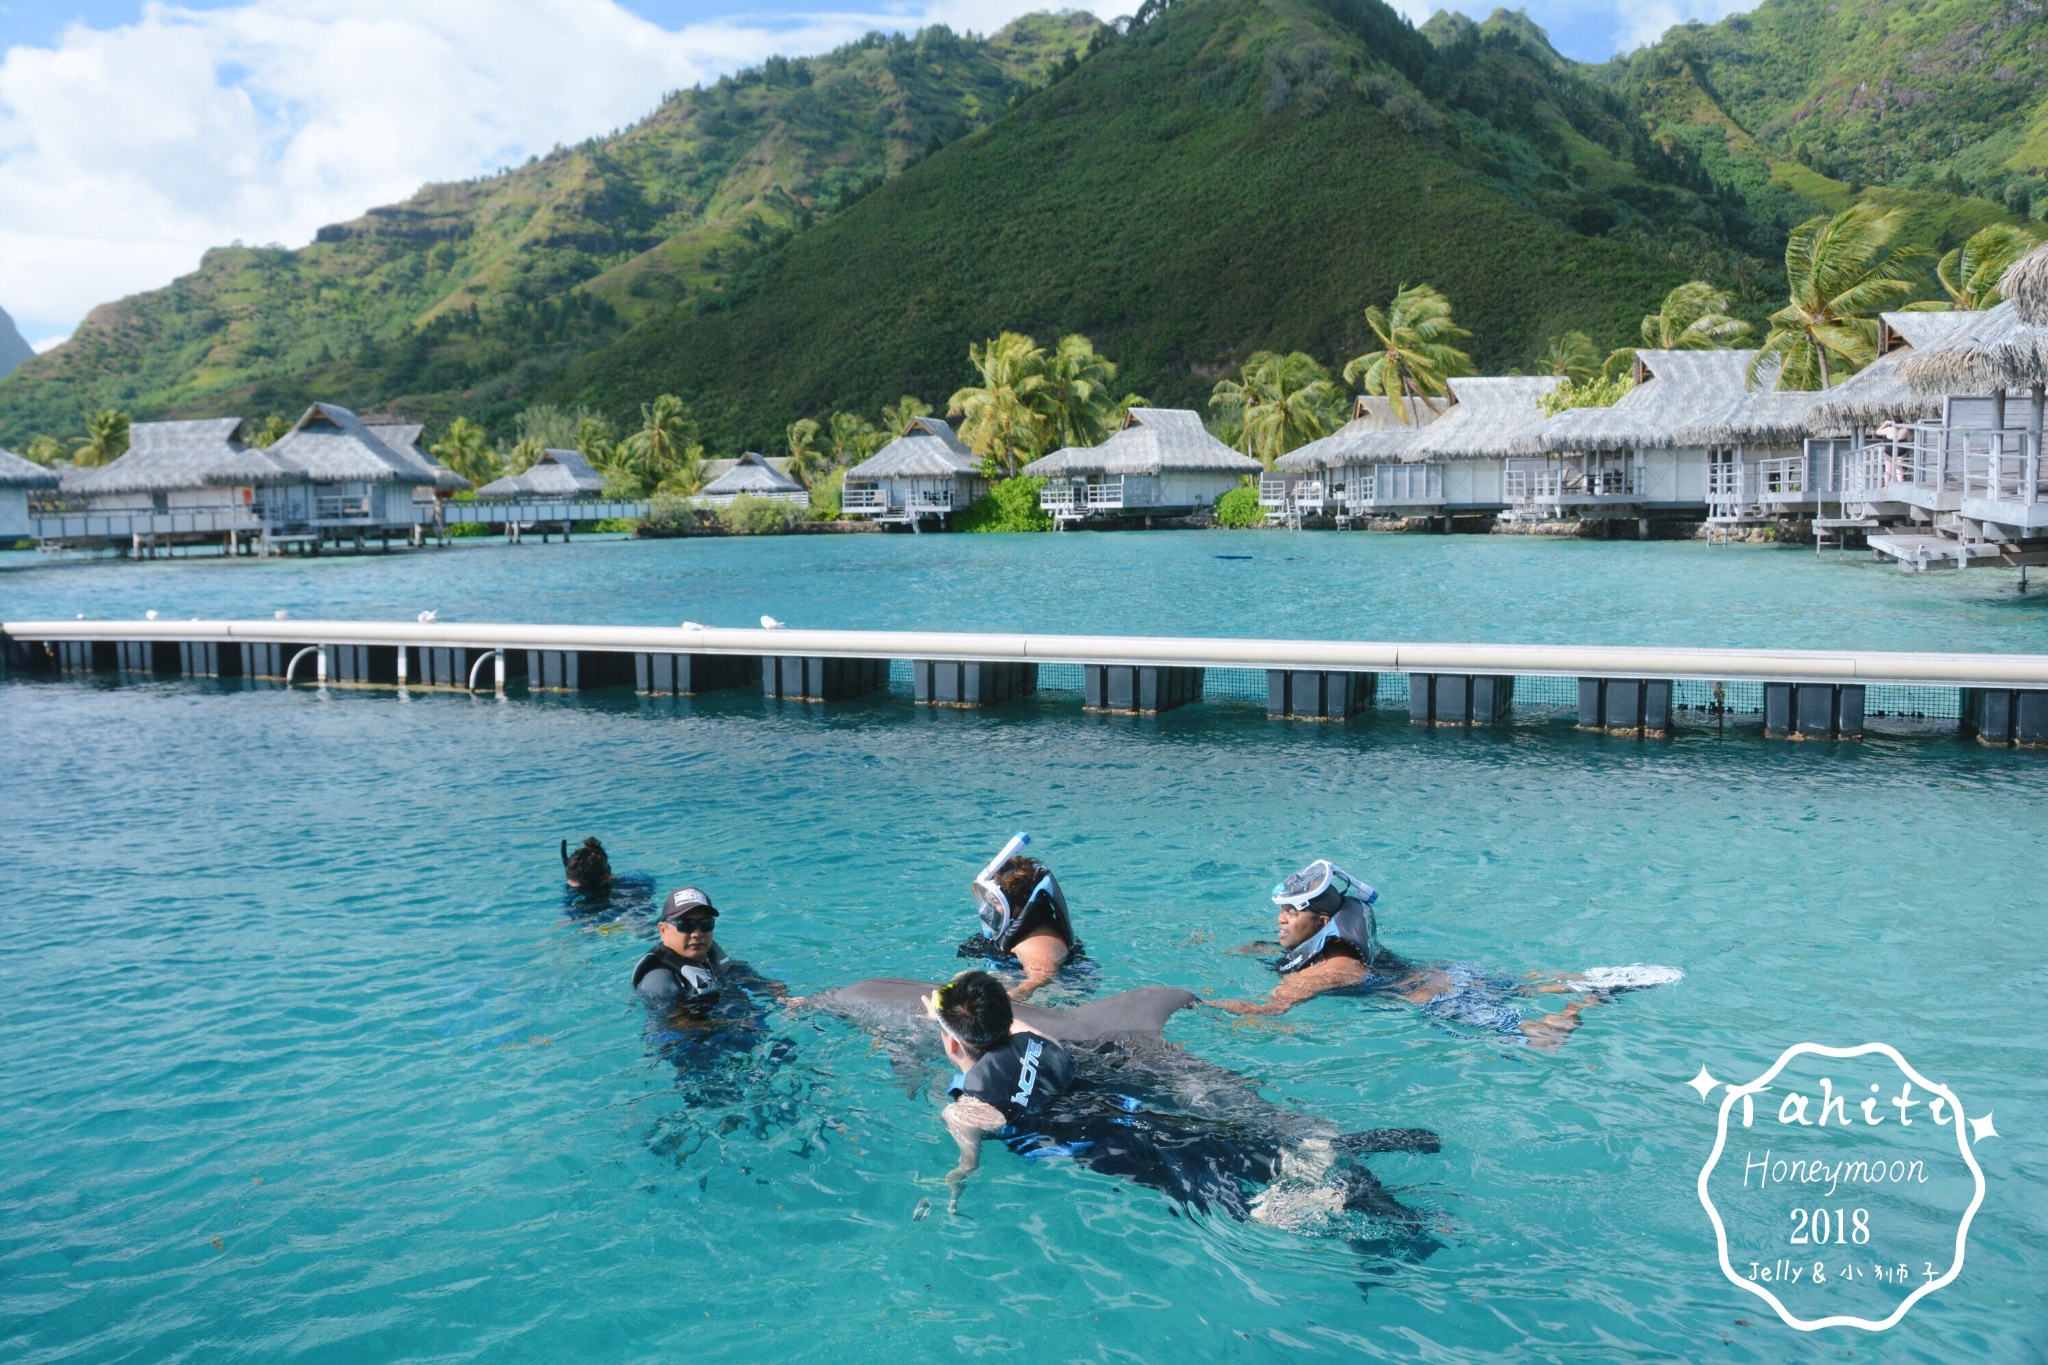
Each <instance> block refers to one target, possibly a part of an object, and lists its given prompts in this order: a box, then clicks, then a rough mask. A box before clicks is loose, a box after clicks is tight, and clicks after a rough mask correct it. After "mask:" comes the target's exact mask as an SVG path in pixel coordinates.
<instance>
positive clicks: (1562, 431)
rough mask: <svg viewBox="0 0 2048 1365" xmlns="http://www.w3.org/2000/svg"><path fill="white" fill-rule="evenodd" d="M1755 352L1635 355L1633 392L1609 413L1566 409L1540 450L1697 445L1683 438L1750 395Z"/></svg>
mask: <svg viewBox="0 0 2048 1365" xmlns="http://www.w3.org/2000/svg"><path fill="white" fill-rule="evenodd" d="M1754 359H1756V352H1755V351H1650V350H1644V351H1637V352H1636V366H1637V368H1636V386H1635V387H1634V388H1632V389H1630V390H1629V391H1628V392H1627V393H1625V394H1623V395H1622V396H1621V398H1620V400H1619V401H1617V402H1616V403H1615V404H1614V406H1613V407H1611V408H1567V409H1565V410H1564V411H1563V412H1560V413H1559V414H1558V415H1557V416H1556V417H1553V418H1552V419H1551V420H1550V425H1549V426H1547V427H1545V428H1544V430H1543V449H1545V450H1549V451H1572V452H1577V453H1587V454H1591V453H1598V452H1602V451H1616V450H1666V449H1669V448H1671V447H1673V446H1681V445H1696V444H1699V443H1698V442H1696V441H1690V440H1687V439H1684V436H1683V433H1687V432H1689V431H1691V430H1692V429H1693V428H1696V427H1699V426H1702V425H1703V424H1706V423H1708V422H1710V421H1711V420H1712V419H1713V418H1715V417H1717V416H1719V415H1720V414H1722V413H1724V412H1727V411H1728V410H1729V409H1730V408H1731V407H1732V406H1733V405H1734V404H1735V403H1736V402H1737V401H1738V400H1740V399H1742V398H1743V397H1745V396H1747V395H1748V393H1749V392H1750V390H1749V363H1750V362H1751V361H1752V360H1754Z"/></svg>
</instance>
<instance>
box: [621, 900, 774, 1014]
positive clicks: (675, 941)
mask: <svg viewBox="0 0 2048 1365" xmlns="http://www.w3.org/2000/svg"><path fill="white" fill-rule="evenodd" d="M717 920H718V911H717V909H716V908H715V907H714V906H713V905H712V904H711V898H710V897H709V896H707V895H705V894H704V893H703V892H702V891H700V890H698V889H697V888H696V887H694V886H685V887H682V888H680V889H678V890H676V891H672V892H670V893H669V897H668V899H667V900H666V901H665V902H663V904H662V908H661V918H660V919H659V920H658V921H657V922H656V931H657V932H658V933H659V934H660V935H661V942H660V943H659V944H658V945H657V946H656V947H655V948H654V950H653V951H652V952H650V953H648V954H647V956H645V957H643V958H641V959H640V962H639V965H637V966H635V967H634V968H633V993H634V994H635V995H637V996H639V997H640V998H641V999H642V1000H644V1001H646V1002H647V1005H648V1007H649V1008H650V1009H651V1010H654V1011H656V1012H657V1013H659V1014H661V1015H663V1016H665V1017H666V1018H668V1019H670V1020H674V1021H685V1020H706V1019H710V1018H713V1017H715V1016H717V1017H722V1016H725V1015H728V1014H730V1013H731V1012H732V1010H731V1008H730V1007H733V1006H737V1007H738V1008H739V1009H740V1010H741V1011H742V1012H744V1011H745V1008H746V1004H747V997H748V996H749V995H750V994H755V993H766V994H768V995H772V996H775V997H778V998H780V997H782V996H784V995H786V994H788V992H787V991H786V990H785V989H784V987H783V985H782V983H781V982H779V981H770V980H769V979H767V978H766V977H763V976H761V975H759V974H758V973H756V972H755V971H754V969H753V968H751V967H749V966H748V965H747V964H746V963H744V962H740V961H737V960H735V959H733V958H730V957H728V956H726V953H725V950H724V949H723V948H720V947H719V946H718V943H717V941H716V939H715V937H714V934H713V929H714V927H715V925H716V923H717Z"/></svg>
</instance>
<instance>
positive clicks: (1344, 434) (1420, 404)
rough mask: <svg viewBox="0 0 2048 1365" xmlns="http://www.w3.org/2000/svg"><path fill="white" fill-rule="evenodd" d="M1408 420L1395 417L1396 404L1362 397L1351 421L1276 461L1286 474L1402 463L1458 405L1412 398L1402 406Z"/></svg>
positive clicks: (1368, 396)
mask: <svg viewBox="0 0 2048 1365" xmlns="http://www.w3.org/2000/svg"><path fill="white" fill-rule="evenodd" d="M1401 406H1402V408H1403V410H1404V411H1405V413H1406V420H1405V421H1404V420H1403V419H1402V418H1400V417H1396V416H1395V415H1394V405H1393V404H1392V403H1391V402H1389V401H1388V400H1387V399H1385V398H1382V397H1380V396H1379V395H1378V394H1364V393H1362V394H1360V395H1359V396H1358V402H1357V403H1356V404H1355V405H1354V406H1353V407H1352V414H1353V415H1352V418H1351V420H1350V421H1348V422H1346V423H1345V424H1344V425H1343V426H1341V427H1339V428H1337V429H1336V430H1335V431H1333V432H1331V433H1330V434H1329V435H1328V436H1325V437H1323V438H1322V439H1321V440H1318V441H1310V442H1309V443H1308V444H1307V445H1304V446H1301V447H1299V448H1297V449H1294V450H1290V451H1288V452H1287V453H1286V454H1285V455H1282V456H1281V457H1280V458H1279V459H1277V460H1275V461H1273V467H1274V468H1275V469H1277V470H1280V471H1281V472H1282V473H1286V474H1307V473H1312V472H1314V471H1316V470H1319V469H1338V468H1342V467H1343V466H1345V465H1365V464H1382V463H1391V462H1396V461H1399V460H1401V459H1402V458H1403V457H1404V456H1405V455H1406V453H1407V451H1408V448H1409V447H1410V446H1412V445H1413V444H1414V443H1415V438H1416V437H1417V436H1419V435H1421V434H1422V429H1423V428H1424V427H1426V426H1428V425H1429V424H1430V423H1432V422H1434V421H1436V420H1437V418H1439V417H1441V416H1443V414H1444V413H1445V412H1446V411H1448V410H1449V409H1450V408H1451V407H1453V406H1455V404H1454V403H1453V402H1452V400H1449V399H1442V398H1439V399H1433V400H1429V401H1424V400H1422V399H1413V400H1410V401H1408V402H1406V403H1403V404H1402V405H1401Z"/></svg>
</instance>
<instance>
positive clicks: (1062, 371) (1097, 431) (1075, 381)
mask: <svg viewBox="0 0 2048 1365" xmlns="http://www.w3.org/2000/svg"><path fill="white" fill-rule="evenodd" d="M1115 382H1116V365H1115V364H1114V363H1112V362H1111V360H1110V359H1109V357H1108V356H1105V355H1098V354H1097V353H1096V350H1095V343H1094V342H1092V341H1090V340H1089V339H1088V338H1087V337H1084V336H1082V335H1081V334H1080V333H1078V332H1075V333H1072V334H1070V335H1068V336H1063V337H1061V338H1060V344H1059V345H1058V346H1056V347H1054V348H1053V351H1052V354H1051V355H1049V356H1047V357H1046V358H1045V386H1044V387H1043V388H1042V389H1040V390H1039V393H1040V395H1041V399H1040V402H1039V404H1038V410H1039V413H1040V415H1041V416H1043V417H1044V418H1045V424H1046V433H1047V441H1048V444H1050V443H1052V442H1058V443H1059V444H1060V445H1063V446H1092V445H1097V444H1100V443H1101V442H1102V441H1103V440H1104V439H1105V438H1106V437H1108V436H1109V434H1110V432H1111V431H1112V430H1114V428H1113V427H1111V426H1110V423H1111V422H1113V421H1115V420H1117V419H1118V418H1120V417H1121V416H1122V413H1121V412H1119V411H1118V407H1117V403H1116V401H1115V400H1114V399H1112V398H1111V397H1110V385H1111V384H1113V383H1115Z"/></svg>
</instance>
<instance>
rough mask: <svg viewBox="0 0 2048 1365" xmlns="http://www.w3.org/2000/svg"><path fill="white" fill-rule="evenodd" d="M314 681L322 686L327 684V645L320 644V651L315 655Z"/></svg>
mask: <svg viewBox="0 0 2048 1365" xmlns="http://www.w3.org/2000/svg"><path fill="white" fill-rule="evenodd" d="M313 681H315V682H317V683H319V684H320V685H321V686H322V687H325V686H326V685H327V646H325V645H322V646H320V651H319V652H318V653H317V654H315V655H314V656H313Z"/></svg>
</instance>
